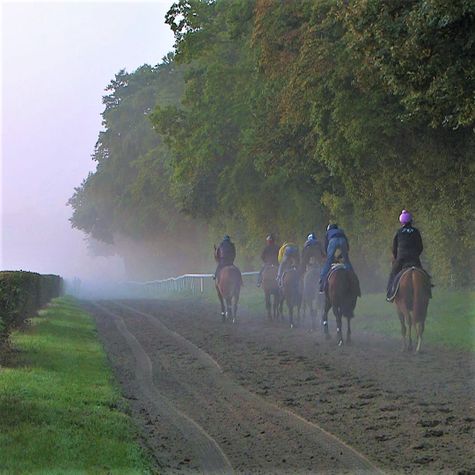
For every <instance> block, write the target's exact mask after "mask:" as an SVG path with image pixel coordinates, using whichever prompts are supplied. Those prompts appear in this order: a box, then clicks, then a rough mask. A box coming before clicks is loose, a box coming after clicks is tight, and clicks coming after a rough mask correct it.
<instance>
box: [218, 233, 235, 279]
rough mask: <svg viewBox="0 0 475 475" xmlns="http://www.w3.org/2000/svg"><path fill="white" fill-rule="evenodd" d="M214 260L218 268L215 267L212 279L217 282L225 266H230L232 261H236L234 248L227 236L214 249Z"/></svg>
mask: <svg viewBox="0 0 475 475" xmlns="http://www.w3.org/2000/svg"><path fill="white" fill-rule="evenodd" d="M214 259H215V260H216V262H217V263H218V267H216V272H215V273H214V279H218V280H219V273H220V272H221V269H222V268H223V267H226V266H232V265H233V264H234V259H236V247H235V246H234V243H233V242H231V238H230V237H229V236H228V235H227V234H226V235H225V236H224V238H223V240H222V241H221V244H220V245H219V246H218V247H217V248H216V247H215V251H214Z"/></svg>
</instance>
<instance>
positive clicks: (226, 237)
mask: <svg viewBox="0 0 475 475" xmlns="http://www.w3.org/2000/svg"><path fill="white" fill-rule="evenodd" d="M223 241H231V237H230V236H228V235H227V234H225V235H224V237H223Z"/></svg>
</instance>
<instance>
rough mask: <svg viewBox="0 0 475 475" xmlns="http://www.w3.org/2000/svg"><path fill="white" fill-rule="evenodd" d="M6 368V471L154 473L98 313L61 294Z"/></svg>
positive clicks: (0, 406)
mask: <svg viewBox="0 0 475 475" xmlns="http://www.w3.org/2000/svg"><path fill="white" fill-rule="evenodd" d="M13 345H14V347H15V348H17V349H18V350H20V351H19V352H18V353H16V356H15V362H14V364H13V365H12V364H10V365H9V367H1V368H0V415H1V416H0V473H5V474H6V473H8V474H25V473H35V474H65V473H68V474H70V473H88V474H89V473H94V474H96V473H97V474H106V473H107V474H108V473H114V474H121V473H123V474H134V473H149V472H150V463H149V460H148V459H147V457H146V456H145V454H144V453H143V451H142V449H141V448H140V447H139V444H138V443H137V441H136V437H137V434H136V431H135V429H134V425H133V423H132V421H131V418H130V416H129V415H128V414H127V407H126V405H125V404H124V402H123V400H122V398H121V396H120V393H119V390H118V387H117V386H116V385H115V384H114V382H113V377H112V373H111V370H110V369H109V367H108V364H107V360H106V356H105V354H104V351H103V348H102V346H101V344H100V343H99V342H98V340H97V334H96V331H95V327H94V324H93V321H92V319H91V317H90V316H89V315H88V314H87V313H85V312H84V311H82V310H81V309H79V308H78V307H77V306H76V305H75V303H74V301H73V300H70V299H65V298H63V299H57V300H56V301H54V304H53V305H52V306H51V307H49V308H48V309H47V310H46V311H43V312H42V315H41V316H40V317H38V318H34V319H33V321H32V326H31V327H30V328H29V329H28V330H27V331H26V332H23V333H15V334H14V335H13Z"/></svg>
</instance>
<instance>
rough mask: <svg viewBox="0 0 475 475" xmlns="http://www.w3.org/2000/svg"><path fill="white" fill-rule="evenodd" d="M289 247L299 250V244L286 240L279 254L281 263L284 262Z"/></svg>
mask: <svg viewBox="0 0 475 475" xmlns="http://www.w3.org/2000/svg"><path fill="white" fill-rule="evenodd" d="M287 248H294V249H296V250H297V252H298V246H297V244H294V243H293V242H287V241H286V242H284V244H282V246H281V248H280V249H279V255H278V261H279V264H280V263H281V262H282V259H283V258H284V255H285V251H286V250H287Z"/></svg>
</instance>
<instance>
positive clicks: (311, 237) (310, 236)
mask: <svg viewBox="0 0 475 475" xmlns="http://www.w3.org/2000/svg"><path fill="white" fill-rule="evenodd" d="M316 239H317V236H315V233H314V232H311V233H309V235H308V236H307V241H311V240H316Z"/></svg>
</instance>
